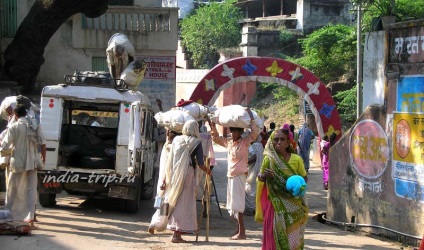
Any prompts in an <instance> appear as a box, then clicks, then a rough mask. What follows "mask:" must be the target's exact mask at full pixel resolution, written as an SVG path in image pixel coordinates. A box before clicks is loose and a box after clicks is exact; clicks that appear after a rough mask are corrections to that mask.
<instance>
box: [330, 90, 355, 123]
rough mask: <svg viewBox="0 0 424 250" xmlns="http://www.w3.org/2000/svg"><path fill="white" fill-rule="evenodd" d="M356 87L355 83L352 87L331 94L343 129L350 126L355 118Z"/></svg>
mask: <svg viewBox="0 0 424 250" xmlns="http://www.w3.org/2000/svg"><path fill="white" fill-rule="evenodd" d="M356 89H357V87H356V85H355V86H354V87H353V88H351V89H349V90H346V91H341V92H339V93H337V94H336V95H335V96H333V98H334V100H335V101H336V102H337V110H338V112H339V116H340V119H341V123H342V126H343V128H344V130H346V128H349V127H351V125H352V124H353V123H354V122H355V120H356V103H357V96H356V95H357V94H356Z"/></svg>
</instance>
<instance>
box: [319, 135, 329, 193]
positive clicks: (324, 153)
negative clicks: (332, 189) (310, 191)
mask: <svg viewBox="0 0 424 250" xmlns="http://www.w3.org/2000/svg"><path fill="white" fill-rule="evenodd" d="M330 147H331V145H330V142H329V141H328V135H324V137H323V138H322V140H321V142H320V153H321V168H322V181H323V184H324V189H325V190H328V174H329V170H328V169H329V166H330V157H329V151H330Z"/></svg>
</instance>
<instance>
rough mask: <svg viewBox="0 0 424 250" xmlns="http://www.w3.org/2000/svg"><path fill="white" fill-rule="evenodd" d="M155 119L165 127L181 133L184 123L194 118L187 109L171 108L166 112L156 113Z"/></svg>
mask: <svg viewBox="0 0 424 250" xmlns="http://www.w3.org/2000/svg"><path fill="white" fill-rule="evenodd" d="M155 119H156V121H157V122H158V125H159V126H162V127H165V128H167V129H169V130H172V131H175V132H177V133H181V132H182V129H183V126H184V123H186V122H187V121H190V120H193V121H194V118H193V117H192V116H191V115H189V114H188V113H187V112H186V111H183V110H177V109H171V110H169V111H166V112H158V113H156V114H155Z"/></svg>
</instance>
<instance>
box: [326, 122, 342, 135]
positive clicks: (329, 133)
mask: <svg viewBox="0 0 424 250" xmlns="http://www.w3.org/2000/svg"><path fill="white" fill-rule="evenodd" d="M332 133H335V134H336V135H339V134H340V131H339V130H335V129H334V127H333V125H330V126H328V131H327V133H325V134H326V135H327V136H328V137H330V135H331V134H332Z"/></svg>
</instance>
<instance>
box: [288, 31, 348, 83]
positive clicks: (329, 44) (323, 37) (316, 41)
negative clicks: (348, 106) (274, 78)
mask: <svg viewBox="0 0 424 250" xmlns="http://www.w3.org/2000/svg"><path fill="white" fill-rule="evenodd" d="M301 45H302V49H303V54H304V56H303V57H301V58H298V59H291V60H292V61H294V62H295V63H297V64H299V65H302V66H303V67H305V68H308V69H309V70H310V71H312V72H313V73H314V74H315V75H316V76H317V77H318V78H319V79H320V80H321V81H323V82H324V83H328V82H331V81H338V80H339V79H340V78H341V77H342V76H345V75H347V76H352V75H355V72H356V32H355V28H354V27H350V26H346V25H329V26H326V27H324V28H321V29H319V30H316V31H314V32H313V33H311V34H310V35H308V36H307V37H306V38H305V39H302V40H301Z"/></svg>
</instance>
